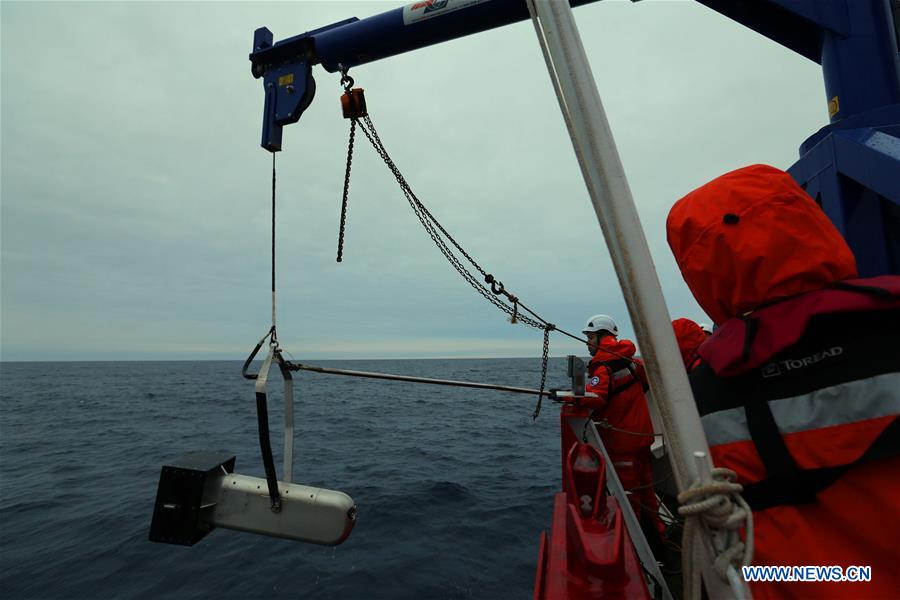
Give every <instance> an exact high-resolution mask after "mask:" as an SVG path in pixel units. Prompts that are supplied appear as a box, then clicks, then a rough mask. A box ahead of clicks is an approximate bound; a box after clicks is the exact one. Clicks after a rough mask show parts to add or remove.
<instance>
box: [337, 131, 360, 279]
mask: <svg viewBox="0 0 900 600" xmlns="http://www.w3.org/2000/svg"><path fill="white" fill-rule="evenodd" d="M356 121H357V120H356V119H350V143H349V144H348V145H347V170H346V171H345V172H344V198H343V200H342V201H341V226H340V230H339V231H338V248H337V262H341V260H342V258H343V256H344V229H345V227H346V225H347V200H348V199H349V197H350V168H351V165H352V163H353V141H354V138H355V137H356Z"/></svg>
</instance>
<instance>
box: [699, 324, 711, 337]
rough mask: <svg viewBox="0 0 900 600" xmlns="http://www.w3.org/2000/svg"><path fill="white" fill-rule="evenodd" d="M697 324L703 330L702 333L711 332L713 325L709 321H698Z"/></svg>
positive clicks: (709, 333)
mask: <svg viewBox="0 0 900 600" xmlns="http://www.w3.org/2000/svg"><path fill="white" fill-rule="evenodd" d="M699 325H700V329H702V330H703V331H704V333H706V335H712V334H713V326H712V325H710V324H709V323H700V324H699Z"/></svg>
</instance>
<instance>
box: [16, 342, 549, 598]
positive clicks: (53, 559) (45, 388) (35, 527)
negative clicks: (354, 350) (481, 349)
mask: <svg viewBox="0 0 900 600" xmlns="http://www.w3.org/2000/svg"><path fill="white" fill-rule="evenodd" d="M317 364H322V365H324V366H331V367H343V368H348V369H356V370H370V371H382V372H389V373H400V374H408V375H415V376H423V377H438V378H446V379H463V380H469V381H479V382H490V383H498V384H506V385H516V386H522V387H532V388H536V387H538V384H539V380H540V379H539V372H540V360H538V359H485V360H468V359H464V360H379V361H374V360H372V361H323V362H321V363H317ZM273 376H275V377H277V370H274V371H273ZM296 381H297V393H296V397H297V405H296V410H295V421H296V437H295V457H294V463H295V469H294V471H295V472H294V481H295V482H296V483H301V484H305V485H312V486H317V487H326V488H330V489H337V490H341V491H344V492H346V493H347V494H349V495H350V496H351V497H353V499H354V500H355V501H356V503H357V504H358V506H359V510H360V513H359V519H358V521H357V524H356V528H355V529H354V531H353V533H352V535H351V536H350V538H349V539H348V540H347V541H346V542H344V543H343V544H342V545H341V546H338V547H336V548H326V547H321V546H313V545H306V544H301V543H299V542H291V541H286V540H280V539H275V538H266V537H261V536H254V535H251V534H246V533H238V532H234V531H227V530H223V529H217V530H215V531H213V532H212V533H211V534H210V535H208V536H207V537H206V538H205V539H203V540H202V541H201V542H200V543H199V544H197V545H195V546H194V547H191V548H188V547H181V546H171V545H165V544H156V543H151V542H149V541H148V540H147V534H148V530H149V526H150V519H151V514H152V509H153V501H154V499H155V496H156V485H157V480H158V477H159V471H160V467H161V466H162V465H163V464H164V463H166V462H170V461H173V460H175V459H177V458H178V457H179V456H181V455H182V454H183V453H185V452H188V451H196V450H208V451H214V452H228V453H231V454H234V455H236V456H237V464H236V469H235V470H236V471H237V472H239V473H242V474H246V475H253V476H257V477H262V476H264V475H263V469H262V461H261V459H260V452H259V446H258V439H257V431H256V412H255V411H256V409H255V401H254V394H253V382H250V381H247V380H244V379H243V378H242V377H241V375H240V363H237V362H226V361H223V362H108V363H102V362H90V363H2V364H0V394H2V395H0V597H3V598H8V599H18V598H40V599H43V598H66V599H71V598H91V599H94V598H267V599H268V598H329V599H331V598H335V599H340V598H415V599H427V600H437V599H441V598H447V599H453V598H492V599H494V598H529V597H530V596H531V593H532V586H533V583H534V574H535V565H536V562H537V550H538V538H539V535H540V532H541V530H542V529H544V528H546V527H548V526H549V522H550V517H551V508H552V500H553V494H554V492H555V491H557V489H558V488H559V477H560V475H559V436H558V429H559V420H558V409H557V408H556V406H555V405H553V404H552V403H551V404H545V407H544V412H543V414H542V415H541V417H540V418H539V419H538V420H537V422H533V421H532V419H531V412H532V409H533V406H534V403H535V398H534V397H532V396H523V395H514V394H508V393H503V392H493V391H483V390H472V389H462V388H449V387H442V386H428V385H417V384H410V383H399V382H388V381H377V380H367V379H350V378H345V377H337V376H329V375H320V374H312V373H303V374H299V375H298V376H297V380H296ZM279 385H280V381H278V380H276V385H275V386H274V387H276V388H278V387H279ZM563 385H565V363H564V360H563V359H552V360H551V363H550V372H549V376H548V383H547V386H548V387H551V386H563ZM279 392H280V390H279ZM281 406H282V405H281V396H280V393H278V394H273V396H272V397H270V403H269V407H270V408H269V410H270V421H271V427H272V432H273V438H272V440H273V449H274V451H275V455H276V456H275V464H276V466H278V469H279V472H280V467H281V456H280V452H281V445H282V429H281V428H282V423H281V418H282V414H281V413H282V409H281Z"/></svg>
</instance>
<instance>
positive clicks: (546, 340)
mask: <svg viewBox="0 0 900 600" xmlns="http://www.w3.org/2000/svg"><path fill="white" fill-rule="evenodd" d="M554 329H556V327H554V325H553V323H547V324H545V325H544V351H543V354H542V355H541V388H540V392H539V393H538V401H537V406H535V407H534V414H533V415H532V418H534V419H537V418H538V415H539V414H541V402H543V400H544V384H546V383H547V361H549V360H550V332H551V331H553V330H554Z"/></svg>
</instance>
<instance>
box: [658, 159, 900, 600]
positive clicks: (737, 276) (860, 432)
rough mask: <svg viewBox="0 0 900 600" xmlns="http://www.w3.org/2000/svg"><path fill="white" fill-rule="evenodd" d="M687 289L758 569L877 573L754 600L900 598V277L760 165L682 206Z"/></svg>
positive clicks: (678, 235)
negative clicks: (709, 322)
mask: <svg viewBox="0 0 900 600" xmlns="http://www.w3.org/2000/svg"><path fill="white" fill-rule="evenodd" d="M666 225H667V235H668V241H669V246H670V247H671V249H672V253H673V254H674V256H675V259H676V261H677V262H678V266H679V268H680V270H681V273H682V275H683V277H684V280H685V281H686V282H687V284H688V287H689V288H690V289H691V291H692V292H693V294H694V297H695V298H696V299H697V301H698V302H699V304H700V306H701V307H702V308H703V309H704V311H706V313H707V314H708V315H709V316H710V317H711V318H712V319H713V321H714V322H715V323H716V325H717V330H716V334H715V335H714V336H712V337H711V338H709V339H708V340H707V341H706V342H705V343H703V345H702V346H700V347H699V349H698V355H699V357H700V362H699V364H697V365H696V366H695V367H694V368H693V370H692V371H691V374H690V380H691V387H692V389H693V392H694V397H695V400H696V402H697V408H698V411H699V413H700V415H701V419H702V422H703V427H704V431H705V433H706V436H707V439H708V441H709V445H710V451H711V455H712V459H713V463H714V464H715V465H716V466H717V467H727V468H729V469H732V470H734V471H735V472H736V473H737V481H738V483H740V484H741V485H743V487H744V491H743V496H744V499H745V500H747V502H748V503H749V504H750V506H751V508H752V509H753V519H754V528H755V529H754V531H755V535H754V544H755V551H754V557H753V564H755V565H761V566H762V565H771V566H805V565H829V566H830V565H835V566H839V567H841V568H842V569H843V570H844V573H845V574H847V568H848V567H850V566H870V567H871V581H868V582H851V581H843V582H834V581H818V582H809V581H804V582H796V581H794V582H774V581H772V582H757V583H750V587H751V591H752V592H753V596H754V598H756V599H757V600H764V599H768V598H779V599H790V598H848V599H849V598H853V599H858V598H896V597H897V596H898V594H900V568H898V567H900V477H898V473H900V454H898V449H900V424H898V419H897V416H898V412H900V352H898V350H897V341H898V340H900V277H898V276H896V275H884V276H879V277H870V278H866V279H858V278H857V268H856V261H855V258H854V256H853V254H852V252H851V251H850V248H849V247H848V246H847V244H846V243H845V241H844V240H843V238H842V237H841V235H840V233H839V232H838V230H837V229H836V228H835V226H834V225H833V224H832V223H831V222H830V221H829V220H828V218H827V217H826V216H825V214H824V212H823V211H822V209H821V208H820V207H819V206H818V205H817V204H816V202H815V201H814V200H813V199H812V198H810V197H809V196H808V195H807V194H806V192H805V191H804V190H803V189H802V188H800V187H799V186H798V185H797V184H796V182H794V180H793V179H792V178H791V176H790V175H788V174H787V173H785V172H783V171H781V170H779V169H776V168H774V167H770V166H766V165H754V166H750V167H746V168H743V169H738V170H736V171H733V172H731V173H727V174H725V175H723V176H721V177H719V178H717V179H715V180H713V181H712V182H710V183H708V184H706V185H704V186H702V187H700V188H698V189H696V190H694V191H693V192H691V193H690V194H688V195H687V196H685V197H684V198H682V199H681V200H679V201H678V202H677V203H676V204H675V205H674V206H673V208H672V210H671V212H670V213H669V217H668V221H667V224H666Z"/></svg>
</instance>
